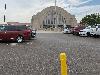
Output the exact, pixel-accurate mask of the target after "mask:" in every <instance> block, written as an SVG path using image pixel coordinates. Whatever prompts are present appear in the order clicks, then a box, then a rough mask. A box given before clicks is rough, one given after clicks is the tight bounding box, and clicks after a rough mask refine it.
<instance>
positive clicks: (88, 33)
mask: <svg viewBox="0 0 100 75" xmlns="http://www.w3.org/2000/svg"><path fill="white" fill-rule="evenodd" d="M92 31H93V29H92V27H91V26H88V27H86V28H85V29H83V30H80V32H79V35H80V36H91V34H92Z"/></svg>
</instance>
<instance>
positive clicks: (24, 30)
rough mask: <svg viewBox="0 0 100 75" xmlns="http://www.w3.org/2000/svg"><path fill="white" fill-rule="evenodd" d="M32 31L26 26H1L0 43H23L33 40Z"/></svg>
mask: <svg viewBox="0 0 100 75" xmlns="http://www.w3.org/2000/svg"><path fill="white" fill-rule="evenodd" d="M32 34H33V33H32V30H31V29H30V28H29V26H26V25H18V26H16V25H0V41H16V42H18V43H21V42H23V41H25V40H29V39H30V38H32Z"/></svg>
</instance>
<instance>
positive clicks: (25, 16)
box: [0, 0, 100, 23]
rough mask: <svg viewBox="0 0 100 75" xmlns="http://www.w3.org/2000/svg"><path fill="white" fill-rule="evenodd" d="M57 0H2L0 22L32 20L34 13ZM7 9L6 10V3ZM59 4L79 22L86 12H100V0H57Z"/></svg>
mask: <svg viewBox="0 0 100 75" xmlns="http://www.w3.org/2000/svg"><path fill="white" fill-rule="evenodd" d="M54 2H55V0H1V1H0V23H2V22H3V15H4V14H6V18H7V19H6V21H13V22H14V21H15V22H16V21H18V22H31V17H32V15H34V14H36V13H37V12H40V11H41V10H43V9H44V8H46V7H49V6H54ZM5 3H6V4H7V10H6V11H5V10H4V4H5ZM57 6H59V7H62V8H64V9H65V10H66V11H68V12H69V13H71V14H73V15H75V16H76V19H77V21H78V22H79V21H80V20H81V19H82V18H83V17H84V16H85V15H86V14H91V13H100V0H57Z"/></svg>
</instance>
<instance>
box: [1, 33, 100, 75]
mask: <svg viewBox="0 0 100 75" xmlns="http://www.w3.org/2000/svg"><path fill="white" fill-rule="evenodd" d="M61 52H65V53H66V54H67V58H68V62H67V63H68V72H69V75H100V38H93V37H79V36H74V35H72V34H63V33H58V32H57V33H53V32H51V33H50V32H49V33H47V32H46V33H44V32H43V33H39V32H38V33H37V36H36V38H35V39H32V40H29V41H25V42H23V43H11V42H4V43H3V42H2V43H0V75H61V74H60V60H59V55H60V53H61Z"/></svg>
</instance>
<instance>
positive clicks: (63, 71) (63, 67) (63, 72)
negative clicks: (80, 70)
mask: <svg viewBox="0 0 100 75" xmlns="http://www.w3.org/2000/svg"><path fill="white" fill-rule="evenodd" d="M66 59H67V58H66V54H65V53H61V54H60V62H61V75H68V65H67V64H66Z"/></svg>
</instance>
